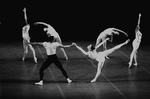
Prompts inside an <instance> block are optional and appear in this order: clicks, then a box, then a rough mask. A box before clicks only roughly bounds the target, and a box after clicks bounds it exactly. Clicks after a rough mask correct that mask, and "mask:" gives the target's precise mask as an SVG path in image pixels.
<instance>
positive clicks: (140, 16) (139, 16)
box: [138, 13, 141, 26]
mask: <svg viewBox="0 0 150 99" xmlns="http://www.w3.org/2000/svg"><path fill="white" fill-rule="evenodd" d="M140 20H141V13H140V14H139V18H138V26H139V25H140Z"/></svg>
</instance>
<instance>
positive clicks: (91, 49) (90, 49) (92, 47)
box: [87, 44, 95, 51]
mask: <svg viewBox="0 0 150 99" xmlns="http://www.w3.org/2000/svg"><path fill="white" fill-rule="evenodd" d="M87 49H88V51H93V50H94V49H95V46H94V45H93V44H90V45H89V46H87Z"/></svg>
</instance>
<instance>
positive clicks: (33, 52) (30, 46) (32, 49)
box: [28, 44, 37, 63]
mask: <svg viewBox="0 0 150 99" xmlns="http://www.w3.org/2000/svg"><path fill="white" fill-rule="evenodd" d="M28 46H29V48H30V50H31V51H32V54H33V58H34V61H35V63H37V58H36V56H35V50H34V48H33V47H32V45H31V44H28Z"/></svg>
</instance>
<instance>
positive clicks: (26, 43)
mask: <svg viewBox="0 0 150 99" xmlns="http://www.w3.org/2000/svg"><path fill="white" fill-rule="evenodd" d="M23 12H24V18H25V22H26V25H25V26H24V27H23V29H22V30H23V31H22V37H23V48H24V54H23V58H22V60H23V61H24V60H25V57H26V55H27V53H28V48H29V49H31V51H32V53H33V57H34V61H35V63H37V58H36V55H35V51H34V48H33V47H32V44H40V45H42V46H44V48H45V50H46V53H47V59H46V61H45V62H44V63H43V64H42V66H41V68H40V70H39V75H40V81H39V82H37V83H35V84H37V85H43V77H44V70H45V69H47V68H48V67H49V66H50V65H51V64H52V63H54V64H55V65H56V66H57V67H58V68H59V69H60V70H61V72H62V74H63V75H64V76H65V77H66V79H67V81H68V83H71V82H72V80H70V79H69V77H68V75H67V73H66V71H65V70H64V69H63V66H62V64H61V62H60V61H59V59H58V57H57V55H56V49H57V48H60V49H61V51H62V52H63V54H64V57H65V59H66V60H68V57H67V54H66V52H65V50H64V48H66V47H71V46H75V47H76V48H77V49H78V50H80V51H81V52H82V53H83V54H84V55H86V56H87V57H89V58H91V59H94V60H96V61H97V62H98V66H97V73H96V75H95V77H94V79H92V80H91V82H96V80H97V78H98V77H99V75H100V73H101V69H102V67H103V65H104V62H105V60H106V59H109V58H108V55H109V54H111V53H112V52H114V51H115V50H117V49H119V48H121V47H122V46H124V45H126V44H128V42H129V41H130V40H129V39H128V40H126V41H125V42H124V43H121V44H119V45H117V46H115V47H113V48H110V49H107V47H106V45H107V41H108V40H109V41H111V42H112V41H113V34H117V35H119V33H120V32H121V33H124V34H125V35H126V36H128V35H127V33H125V32H124V31H122V30H120V29H117V28H107V29H106V30H104V31H103V32H101V33H100V35H99V36H98V38H97V40H96V44H95V46H94V45H92V44H90V45H89V46H87V50H88V51H85V50H84V49H83V48H82V47H80V46H78V44H76V43H72V44H71V45H63V44H62V41H61V38H60V36H59V34H58V33H57V32H56V31H55V29H54V28H53V27H52V26H51V25H49V24H47V23H44V22H35V24H36V25H37V24H42V25H45V26H47V27H46V28H44V31H46V32H47V37H48V40H47V41H45V42H30V37H29V29H30V25H29V24H28V22H27V15H26V8H24V9H23ZM140 18H141V14H139V18H138V25H137V26H136V29H135V39H134V40H133V43H132V45H133V50H132V52H131V55H130V62H129V66H128V67H129V68H130V67H131V65H132V63H133V59H134V61H135V63H134V65H135V66H137V65H138V64H137V50H138V48H139V46H140V43H141V39H142V33H141V32H140V26H139V25H140ZM102 45H103V48H104V51H99V52H97V49H98V48H99V47H100V46H102Z"/></svg>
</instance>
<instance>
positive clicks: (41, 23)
mask: <svg viewBox="0 0 150 99" xmlns="http://www.w3.org/2000/svg"><path fill="white" fill-rule="evenodd" d="M34 24H36V25H37V24H43V25H46V26H47V27H49V26H50V25H49V24H47V23H44V22H35V23H34Z"/></svg>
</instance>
